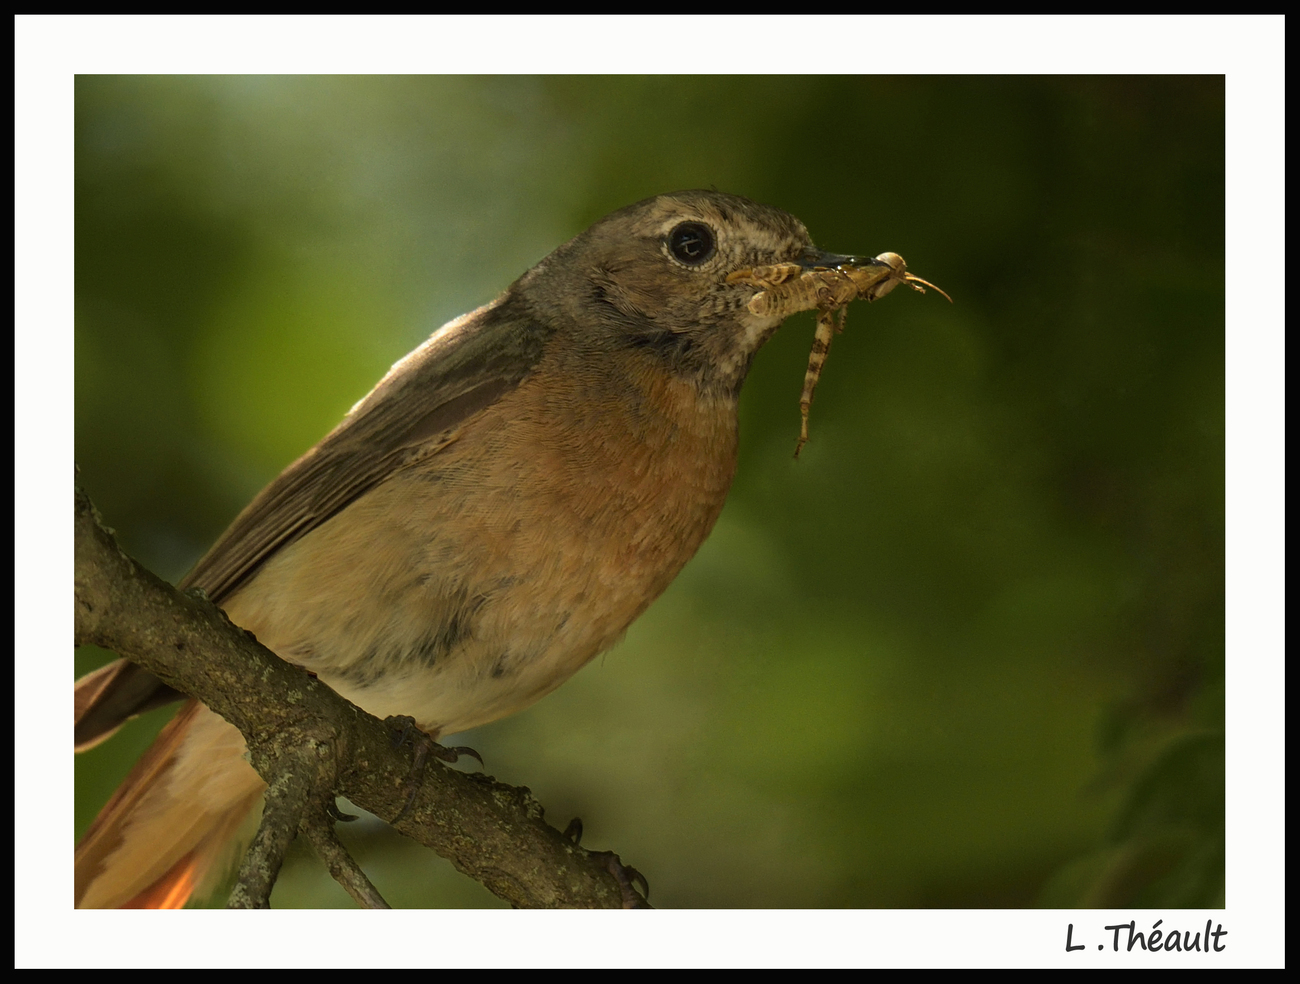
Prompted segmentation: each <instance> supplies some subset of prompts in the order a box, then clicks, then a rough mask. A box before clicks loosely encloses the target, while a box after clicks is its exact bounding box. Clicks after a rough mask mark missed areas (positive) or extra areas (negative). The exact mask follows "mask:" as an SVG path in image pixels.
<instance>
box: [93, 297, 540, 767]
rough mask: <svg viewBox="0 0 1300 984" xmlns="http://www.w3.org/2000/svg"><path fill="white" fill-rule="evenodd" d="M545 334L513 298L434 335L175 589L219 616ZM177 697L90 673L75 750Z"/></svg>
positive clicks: (422, 448)
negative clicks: (202, 598) (193, 593)
mask: <svg viewBox="0 0 1300 984" xmlns="http://www.w3.org/2000/svg"><path fill="white" fill-rule="evenodd" d="M549 333H550V332H549V330H548V329H546V328H544V327H543V326H542V325H541V324H539V323H538V322H537V320H536V319H535V318H534V317H533V316H532V313H531V312H530V311H529V310H528V309H527V307H526V306H525V305H524V303H523V301H522V300H520V299H519V298H518V296H517V295H516V294H514V293H513V292H511V291H507V292H506V293H505V294H503V295H502V296H501V297H499V298H497V300H495V301H493V302H492V303H491V304H488V305H486V306H484V307H481V308H479V309H478V310H477V311H473V312H471V313H469V314H467V315H465V316H463V317H461V318H458V319H456V320H455V321H452V322H450V323H448V324H446V325H444V326H443V327H442V328H440V329H439V330H438V331H436V332H435V333H434V334H433V335H432V336H431V337H430V338H429V340H428V341H427V342H425V343H424V344H423V345H421V346H420V347H419V348H418V349H416V350H415V351H414V352H412V353H411V354H410V355H408V356H407V357H406V358H404V359H403V360H402V361H401V362H399V363H397V364H396V365H395V366H393V368H392V370H391V371H390V372H389V373H388V375H386V376H385V377H384V378H383V379H382V380H381V381H380V383H379V385H378V386H376V387H375V388H374V389H373V390H372V391H371V392H370V394H369V395H368V396H366V397H365V399H363V400H362V401H361V402H360V403H358V404H357V405H356V406H355V407H353V408H352V410H351V411H350V412H349V413H348V415H347V416H346V417H345V418H344V419H343V422H342V423H341V424H339V425H338V427H336V428H334V430H333V431H331V432H330V433H329V435H327V436H326V437H325V439H324V440H322V441H321V442H320V443H319V444H318V445H316V447H314V448H312V449H311V450H310V451H308V452H307V453H306V454H304V455H303V456H302V457H301V458H299V459H298V460H297V461H295V462H294V463H293V464H292V465H290V466H289V467H288V468H286V469H285V470H284V471H283V472H281V473H280V476H279V477H278V478H276V479H275V480H274V481H273V482H271V484H270V485H268V486H267V487H266V488H265V489H263V490H262V491H261V492H260V493H259V494H258V496H257V498H255V499H254V500H253V501H252V502H251V503H249V505H248V507H247V508H245V509H244V511H243V512H241V513H240V514H239V515H238V516H237V517H236V518H235V521H234V522H233V523H231V524H230V527H229V528H228V529H227V530H226V532H225V533H223V534H222V535H221V538H220V539H219V540H217V542H216V543H215V544H214V545H213V547H212V549H211V550H209V551H208V552H207V554H206V555H204V557H203V559H202V560H200V561H199V562H198V564H197V565H195V567H194V569H193V570H192V571H190V573H189V574H188V575H187V576H186V577H185V579H184V580H183V581H181V584H180V586H181V587H182V588H192V587H199V588H203V589H204V590H205V591H206V592H207V594H208V597H210V598H211V599H212V600H213V601H215V602H216V603H217V604H220V603H221V602H222V600H223V599H225V598H227V597H229V596H230V595H231V594H232V593H233V592H234V591H235V590H236V589H237V588H238V587H239V586H240V585H242V584H244V583H245V582H247V581H248V579H249V578H251V577H252V576H253V575H254V574H255V573H256V572H257V571H258V570H259V569H260V568H261V567H262V565H263V564H265V563H266V561H267V560H268V559H269V558H270V557H271V556H272V555H274V554H275V553H276V551H278V550H280V549H281V548H283V547H285V546H286V545H288V544H290V543H292V542H293V541H295V540H297V539H298V538H300V537H302V536H304V535H305V534H307V533H309V532H310V531H311V530H313V529H315V528H316V527H317V526H319V525H321V524H322V523H324V522H325V521H326V520H327V519H329V518H330V517H331V516H333V515H335V514H336V513H338V512H339V511H340V510H342V509H343V508H345V507H346V506H347V505H348V504H349V503H351V502H353V501H355V500H356V499H357V498H359V497H360V496H362V495H364V494H365V493H366V492H367V491H368V490H370V489H372V488H374V487H375V486H376V485H378V484H379V483H380V482H382V481H383V480H384V479H385V478H387V477H388V476H389V475H391V474H392V473H393V472H394V471H396V470H397V469H399V468H401V467H403V466H405V465H407V464H410V463H411V462H413V461H415V460H417V459H422V458H425V457H428V456H429V455H430V454H436V453H437V452H438V451H439V450H441V449H442V448H444V447H446V446H447V445H448V444H450V443H451V442H452V441H454V440H455V439H456V437H457V435H458V433H459V430H460V428H461V427H463V426H464V424H465V423H467V422H468V421H469V420H470V419H472V418H473V417H474V416H476V415H477V414H478V413H479V412H481V411H482V410H484V409H486V408H487V407H489V406H491V405H492V404H493V403H495V402H496V401H497V400H499V399H501V397H503V396H504V395H505V394H507V393H509V392H510V391H511V390H513V389H514V388H515V387H516V386H518V385H519V383H520V381H522V380H523V378H524V377H525V376H526V375H528V373H529V372H530V371H531V369H532V368H533V366H535V365H536V364H537V362H538V360H539V359H540V358H541V355H542V349H543V347H544V345H545V342H546V338H547V336H548V335H549ZM180 696H181V695H180V694H178V693H177V692H176V691H174V690H172V689H171V688H170V687H167V686H166V684H164V683H163V682H162V681H161V680H158V678H157V677H154V676H153V675H152V674H150V673H148V672H147V671H145V670H142V669H140V668H139V667H136V666H135V665H133V664H130V663H126V662H125V661H119V662H117V663H114V664H111V666H108V667H104V668H102V669H100V670H97V671H95V672H94V673H92V674H90V675H88V676H86V677H83V678H82V679H81V680H79V681H78V682H77V687H76V691H75V705H76V728H75V731H76V737H75V742H76V746H77V748H78V749H84V748H89V747H91V746H93V745H95V744H97V743H98V742H100V741H102V740H103V739H105V738H107V737H108V736H109V735H110V734H112V733H113V731H116V730H117V728H119V727H120V726H121V725H122V724H123V723H124V722H125V721H126V720H127V718H129V717H133V716H135V715H137V714H140V713H142V712H143V711H144V710H148V709H150V708H151V707H157V706H160V705H161V704H164V703H167V702H169V701H170V700H175V699H177V698H178V697H180Z"/></svg>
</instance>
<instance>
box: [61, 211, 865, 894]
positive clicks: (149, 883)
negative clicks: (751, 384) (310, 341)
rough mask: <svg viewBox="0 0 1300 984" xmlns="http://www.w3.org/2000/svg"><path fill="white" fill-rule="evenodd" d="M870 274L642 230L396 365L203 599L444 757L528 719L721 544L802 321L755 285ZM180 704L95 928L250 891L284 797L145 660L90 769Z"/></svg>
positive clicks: (602, 241) (109, 875)
mask: <svg viewBox="0 0 1300 984" xmlns="http://www.w3.org/2000/svg"><path fill="white" fill-rule="evenodd" d="M851 260H853V258H852V257H845V256H839V255H836V254H831V253H825V252H823V251H821V250H819V249H818V248H817V247H815V246H814V245H813V242H812V240H811V239H810V237H809V234H808V232H807V230H806V228H805V227H804V225H803V223H801V222H800V221H799V220H798V219H796V218H794V217H793V216H792V215H790V214H788V213H786V212H784V211H782V210H780V209H778V208H774V207H771V206H767V205H760V204H757V203H755V202H753V201H750V200H748V199H745V198H742V197H739V196H735V195H730V194H725V193H722V192H718V191H699V190H696V191H684V192H676V193H672V194H666V195H659V196H656V197H653V198H648V199H645V200H644V201H640V202H637V203H636V204H633V205H630V206H628V207H626V208H623V209H621V210H619V211H616V212H614V213H613V214H611V215H608V216H606V217H605V218H603V219H601V220H600V221H598V222H596V223H595V224H594V225H592V226H591V227H590V228H588V229H587V230H586V231H585V232H582V233H581V234H579V235H577V236H576V237H575V238H573V239H572V240H570V241H569V242H567V243H565V244H564V245H562V246H560V247H559V248H557V249H556V250H555V251H554V252H552V253H551V254H550V255H548V256H546V257H545V258H544V259H542V260H541V261H540V262H539V263H537V264H536V265H535V266H534V267H532V268H531V269H530V270H528V271H527V272H526V273H524V274H523V275H522V276H521V277H519V279H517V280H516V281H515V282H514V283H513V284H511V285H510V286H509V287H508V288H506V290H505V291H504V292H502V293H501V294H500V295H499V296H498V297H496V298H495V299H494V300H492V301H491V302H490V303H488V304H485V305H484V306H482V307H480V308H478V309H477V310H474V311H471V312H470V313H468V314H465V315H463V316H461V317H459V318H456V319H455V320H453V321H450V322H448V323H447V324H445V325H443V326H442V327H441V328H439V329H438V330H437V331H435V332H434V333H433V334H432V335H431V336H430V337H429V338H428V340H427V341H425V342H424V343H423V344H422V345H420V346H419V347H418V348H416V349H415V350H414V351H413V352H411V353H410V354H409V355H407V356H406V357H405V358H403V359H401V360H400V361H399V362H397V363H396V364H395V365H394V366H393V367H392V369H391V370H390V371H389V372H388V373H387V374H386V375H385V376H384V377H383V379H382V380H380V382H379V383H378V384H377V385H376V386H375V388H374V389H373V390H372V391H371V392H370V393H369V394H368V395H367V396H365V397H364V398H363V399H362V400H360V401H359V402H358V403H357V404H356V405H355V406H354V407H353V408H352V409H351V410H350V411H349V412H348V414H347V415H346V416H345V417H344V419H343V421H342V422H341V423H340V424H339V425H338V426H337V427H335V428H334V430H332V431H331V432H330V433H329V434H328V435H326V436H325V437H324V438H323V439H322V440H321V441H320V442H319V443H318V444H317V445H316V446H315V447H313V448H311V449H310V450H309V451H307V452H306V453H305V454H304V455H303V456H302V457H301V458H299V459H298V460H297V461H295V462H294V463H293V464H291V465H290V466H289V467H288V468H286V469H285V470H284V472H282V473H281V474H280V475H279V477H277V478H276V479H274V480H273V481H272V482H271V483H270V484H269V485H268V486H267V487H266V488H265V489H264V490H263V491H262V492H260V493H259V494H258V495H257V496H256V497H255V498H254V499H253V501H252V502H251V503H250V504H249V505H248V506H247V507H246V508H245V509H244V510H243V511H242V512H241V513H240V514H239V515H238V516H237V517H236V518H235V520H234V521H233V522H232V523H231V525H230V527H229V528H228V529H227V530H226V531H225V532H224V533H223V534H222V535H221V537H220V538H219V539H218V540H217V541H216V543H215V544H214V545H213V546H212V548H211V549H210V550H209V551H208V553H207V554H206V555H204V556H203V558H202V559H201V560H200V561H199V562H198V564H197V565H196V566H195V567H194V569H193V570H192V571H191V572H190V573H189V574H188V575H187V576H186V577H185V578H184V580H183V581H182V582H181V587H183V588H202V589H203V590H204V591H205V592H206V593H207V595H208V597H209V598H211V599H212V600H213V601H214V602H216V603H217V604H218V605H220V606H221V607H222V608H223V609H224V610H225V611H226V613H227V615H228V616H229V617H230V618H231V620H232V621H234V622H235V623H236V624H237V625H240V626H242V627H243V628H245V629H247V630H248V631H250V632H252V633H253V634H254V635H255V636H256V637H257V639H258V640H259V641H261V642H262V643H263V644H264V645H266V646H267V647H268V648H270V649H271V650H272V651H274V652H275V653H276V654H277V655H278V656H280V657H281V658H283V659H285V660H288V661H290V662H292V663H295V664H298V665H299V666H302V667H304V668H306V669H307V670H308V671H310V672H311V673H313V674H315V675H316V676H317V677H318V678H319V679H320V680H321V681H323V682H325V683H326V684H328V685H329V686H330V687H332V688H333V689H334V690H336V691H337V692H338V693H339V694H341V695H342V696H343V697H345V698H347V699H348V700H350V701H352V702H353V703H355V704H357V705H358V706H360V707H361V708H363V709H365V710H367V711H369V712H370V713H372V714H375V715H377V716H379V717H386V716H395V715H404V716H409V717H411V718H413V719H414V720H415V722H416V724H417V725H418V726H419V727H420V729H421V730H423V731H424V732H426V733H427V734H428V735H429V736H430V737H431V738H433V739H437V737H438V736H440V735H446V734H452V733H457V732H461V731H465V730H467V729H469V728H474V727H477V726H479V725H483V724H487V723H488V722H491V721H495V720H498V719H499V718H502V717H505V716H507V715H509V714H513V713H515V712H517V711H519V710H521V709H523V708H525V707H527V706H529V705H530V704H532V703H533V702H535V701H537V700H538V699H539V698H541V697H543V696H544V695H546V694H547V693H549V692H551V691H552V690H554V689H555V688H556V687H557V686H559V685H560V684H561V683H563V682H564V681H565V680H567V679H568V678H569V677H570V676H572V675H573V674H574V673H575V672H577V670H579V669H580V668H581V667H582V666H583V665H584V664H586V663H587V662H589V661H590V660H591V659H592V658H593V657H595V656H596V655H598V654H599V653H601V652H603V651H605V650H606V649H608V648H609V647H610V646H612V645H613V644H614V643H615V642H616V641H618V639H620V638H621V637H622V635H623V634H624V632H625V631H626V629H627V628H628V626H629V625H631V623H632V622H633V621H634V620H635V619H636V618H637V617H638V616H639V615H641V613H642V612H644V611H645V610H646V608H647V607H648V606H649V605H650V603H651V602H652V601H653V600H654V599H655V598H656V597H658V596H659V595H660V594H661V593H662V592H663V591H664V589H665V588H667V587H668V585H669V583H671V581H672V580H673V578H674V577H675V576H676V575H677V573H678V572H679V571H680V570H681V569H682V567H683V566H684V565H685V564H686V562H687V561H688V560H689V559H690V558H691V557H692V556H693V555H694V554H695V552H696V551H697V550H698V549H699V547H700V545H701V544H702V543H703V542H704V540H705V538H706V537H707V536H708V534H709V532H710V530H711V529H712V528H713V525H714V523H715V521H716V520H717V518H718V515H719V513H720V512H721V510H722V507H723V503H724V502H725V500H726V497H727V493H728V491H729V489H730V487H731V483H732V478H733V477H734V475H735V470H736V460H737V444H738V433H739V431H738V417H737V398H738V395H739V392H740V389H741V384H742V383H743V382H744V380H745V376H746V374H747V372H748V371H749V368H750V365H751V363H752V360H753V358H754V355H755V353H756V352H757V351H758V350H759V349H760V348H761V347H762V345H763V343H764V342H765V341H767V339H768V338H769V337H771V335H772V334H773V333H774V332H775V331H776V329H777V328H778V327H779V325H780V323H781V321H782V319H783V318H784V315H785V313H788V312H777V313H771V312H767V313H762V314H759V313H755V311H754V310H752V309H751V308H752V307H755V306H752V305H750V303H749V302H750V301H751V300H752V299H753V298H754V297H755V295H756V290H757V289H758V288H757V287H756V286H755V285H754V283H753V282H751V280H750V279H749V278H747V277H746V275H745V274H746V272H747V271H752V270H755V269H763V268H767V267H772V266H782V265H787V266H788V265H792V264H793V265H796V266H798V267H799V268H800V269H808V270H812V269H825V268H827V267H834V266H836V265H837V264H842V263H845V262H848V261H851ZM855 262H858V263H874V262H877V261H871V260H866V261H860V260H859V261H855ZM757 307H759V308H760V309H761V305H758V306H757ZM175 701H184V703H183V706H182V708H181V709H180V711H179V712H178V713H177V714H176V716H175V717H173V718H172V720H171V722H170V723H169V724H168V725H167V726H166V727H164V729H163V730H162V732H161V733H160V734H159V736H158V737H157V739H156V740H155V741H154V743H153V745H152V746H151V747H150V748H149V749H148V750H147V751H146V752H145V753H144V755H143V756H142V757H141V759H140V760H139V762H138V763H137V764H136V766H135V767H134V769H133V770H132V771H131V773H130V774H129V775H128V777H127V778H126V779H125V780H124V781H123V783H122V784H121V786H120V787H119V788H118V790H117V791H116V792H115V793H114V795H113V796H112V798H111V799H110V800H109V802H108V803H107V804H106V805H105V806H104V808H103V809H102V810H101V812H100V813H99V815H98V817H97V818H96V819H95V821H94V822H93V824H92V825H91V827H90V828H89V830H88V831H87V832H86V834H85V835H84V837H83V838H82V839H81V841H80V842H79V843H78V845H77V847H76V852H75V879H74V881H75V903H76V905H77V906H78V907H83V908H113V907H137V908H139V907H144V908H179V907H181V906H183V905H184V904H185V903H186V902H187V901H188V900H189V899H190V898H191V897H195V896H196V895H202V894H203V893H204V892H205V891H209V890H210V888H211V887H212V886H213V884H214V882H217V881H219V880H220V878H221V877H222V876H224V874H225V871H226V870H227V869H228V865H229V862H230V860H232V858H233V855H232V851H233V850H234V849H233V848H232V846H231V845H232V843H233V842H234V840H236V834H237V833H238V831H239V829H240V828H241V827H242V826H243V825H244V822H245V819H246V818H247V817H248V815H249V814H250V812H251V811H252V810H253V809H254V808H255V806H256V804H257V803H258V802H259V800H260V798H261V795H262V792H263V790H264V788H265V787H264V784H263V782H262V780H261V779H260V777H259V776H258V775H257V773H256V772H255V771H254V770H253V768H252V766H251V765H249V764H248V762H247V761H246V759H245V747H244V741H243V738H242V737H241V735H240V733H239V732H238V731H237V730H236V729H235V728H234V727H233V726H232V725H230V724H228V723H227V722H226V721H225V720H224V719H222V718H221V717H219V716H218V715H217V714H215V713H214V712H212V711H211V710H209V709H208V708H207V707H205V706H204V705H203V704H201V703H199V702H198V701H196V700H194V699H193V698H188V697H186V695H184V694H181V693H179V692H177V691H175V690H172V689H171V688H170V687H168V686H167V685H166V684H164V683H163V682H162V681H161V680H159V679H158V678H157V677H155V676H153V675H152V674H150V673H148V672H147V671H145V670H143V669H141V668H139V667H138V666H136V665H135V664H132V663H130V662H127V661H125V660H119V661H117V662H114V663H110V664H109V665H107V666H105V667H103V668H101V669H99V670H96V671H95V672H93V673H91V674H89V675H87V676H85V677H83V678H81V679H80V680H78V681H77V682H76V685H75V712H76V723H75V735H74V737H75V745H76V748H77V750H79V751H80V750H84V749H86V748H89V747H92V746H94V745H96V744H98V743H99V742H101V741H103V740H105V739H107V738H108V737H109V736H110V735H111V734H112V733H113V732H114V731H116V730H117V729H118V728H119V727H120V726H121V725H122V724H123V723H124V722H125V721H127V720H128V719H129V718H131V717H134V716H136V715H138V714H140V713H143V712H144V711H145V710H149V709H152V708H155V707H159V706H162V705H165V704H168V703H171V702H175Z"/></svg>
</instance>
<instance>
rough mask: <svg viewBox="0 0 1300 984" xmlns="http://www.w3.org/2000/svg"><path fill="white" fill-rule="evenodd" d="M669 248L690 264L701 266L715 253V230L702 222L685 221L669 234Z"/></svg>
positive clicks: (678, 257)
mask: <svg viewBox="0 0 1300 984" xmlns="http://www.w3.org/2000/svg"><path fill="white" fill-rule="evenodd" d="M668 249H669V250H670V251H671V252H672V254H673V256H674V257H676V258H677V259H678V260H680V261H681V262H683V263H685V264H687V265H688V266H699V265H700V264H701V263H703V262H704V261H705V260H707V259H708V258H709V257H710V256H712V255H713V251H714V249H715V245H714V241H713V230H712V229H710V228H709V227H708V226H706V225H704V223H702V222H683V223H682V224H681V225H679V226H677V227H676V228H674V229H673V231H672V232H670V233H669V234H668Z"/></svg>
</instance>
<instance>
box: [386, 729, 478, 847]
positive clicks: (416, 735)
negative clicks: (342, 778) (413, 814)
mask: <svg viewBox="0 0 1300 984" xmlns="http://www.w3.org/2000/svg"><path fill="white" fill-rule="evenodd" d="M384 724H386V725H388V726H389V727H390V728H392V729H393V747H394V748H400V747H401V746H402V745H411V746H412V747H413V748H414V749H415V757H414V759H412V761H411V774H410V775H409V776H407V778H406V784H407V792H406V802H405V803H404V804H403V805H402V809H401V810H400V811H399V812H398V814H397V816H395V817H393V819H392V820H391V821H389V822H390V823H397V821H399V820H401V819H402V818H403V817H404V816H406V814H407V813H409V812H410V810H411V806H412V805H413V804H414V803H415V794H416V793H417V792H418V791H419V789H420V780H421V779H422V778H423V777H424V767H425V764H426V763H427V762H428V761H429V757H430V756H432V757H433V758H435V759H437V760H438V761H439V762H446V763H447V764H449V765H450V764H451V763H453V762H458V761H460V757H461V756H462V755H469V756H470V757H472V758H474V759H477V760H478V764H479V766H482V765H483V756H482V755H480V754H479V753H478V752H476V751H474V749H472V748H469V747H467V746H465V745H458V746H456V747H455V748H448V747H446V746H445V745H439V744H438V743H437V742H436V741H434V740H433V739H432V738H431V737H429V736H428V735H427V734H425V733H424V732H423V731H421V730H420V729H419V728H418V727H417V726H416V724H415V718H413V717H408V716H407V715H405V714H401V715H395V716H393V717H389V718H386V719H385V720H384Z"/></svg>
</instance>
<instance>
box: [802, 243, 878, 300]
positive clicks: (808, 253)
mask: <svg viewBox="0 0 1300 984" xmlns="http://www.w3.org/2000/svg"><path fill="white" fill-rule="evenodd" d="M799 265H800V266H801V267H803V268H804V270H809V271H811V270H835V269H841V268H844V267H851V268H853V270H854V271H855V274H854V277H853V282H854V283H855V284H857V285H858V290H859V291H860V292H862V293H863V294H864V295H865V294H866V292H867V291H868V290H870V289H871V288H872V287H874V286H875V285H876V284H878V283H880V282H881V281H882V280H886V279H888V278H889V275H890V274H892V273H893V272H894V268H893V267H892V266H890V265H889V264H888V263H886V262H885V261H884V260H878V259H876V258H875V257H874V256H845V255H843V254H842V253H827V252H825V251H823V250H820V249H817V248H816V247H810V248H808V249H806V250H804V251H803V256H801V257H800V258H799Z"/></svg>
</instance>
